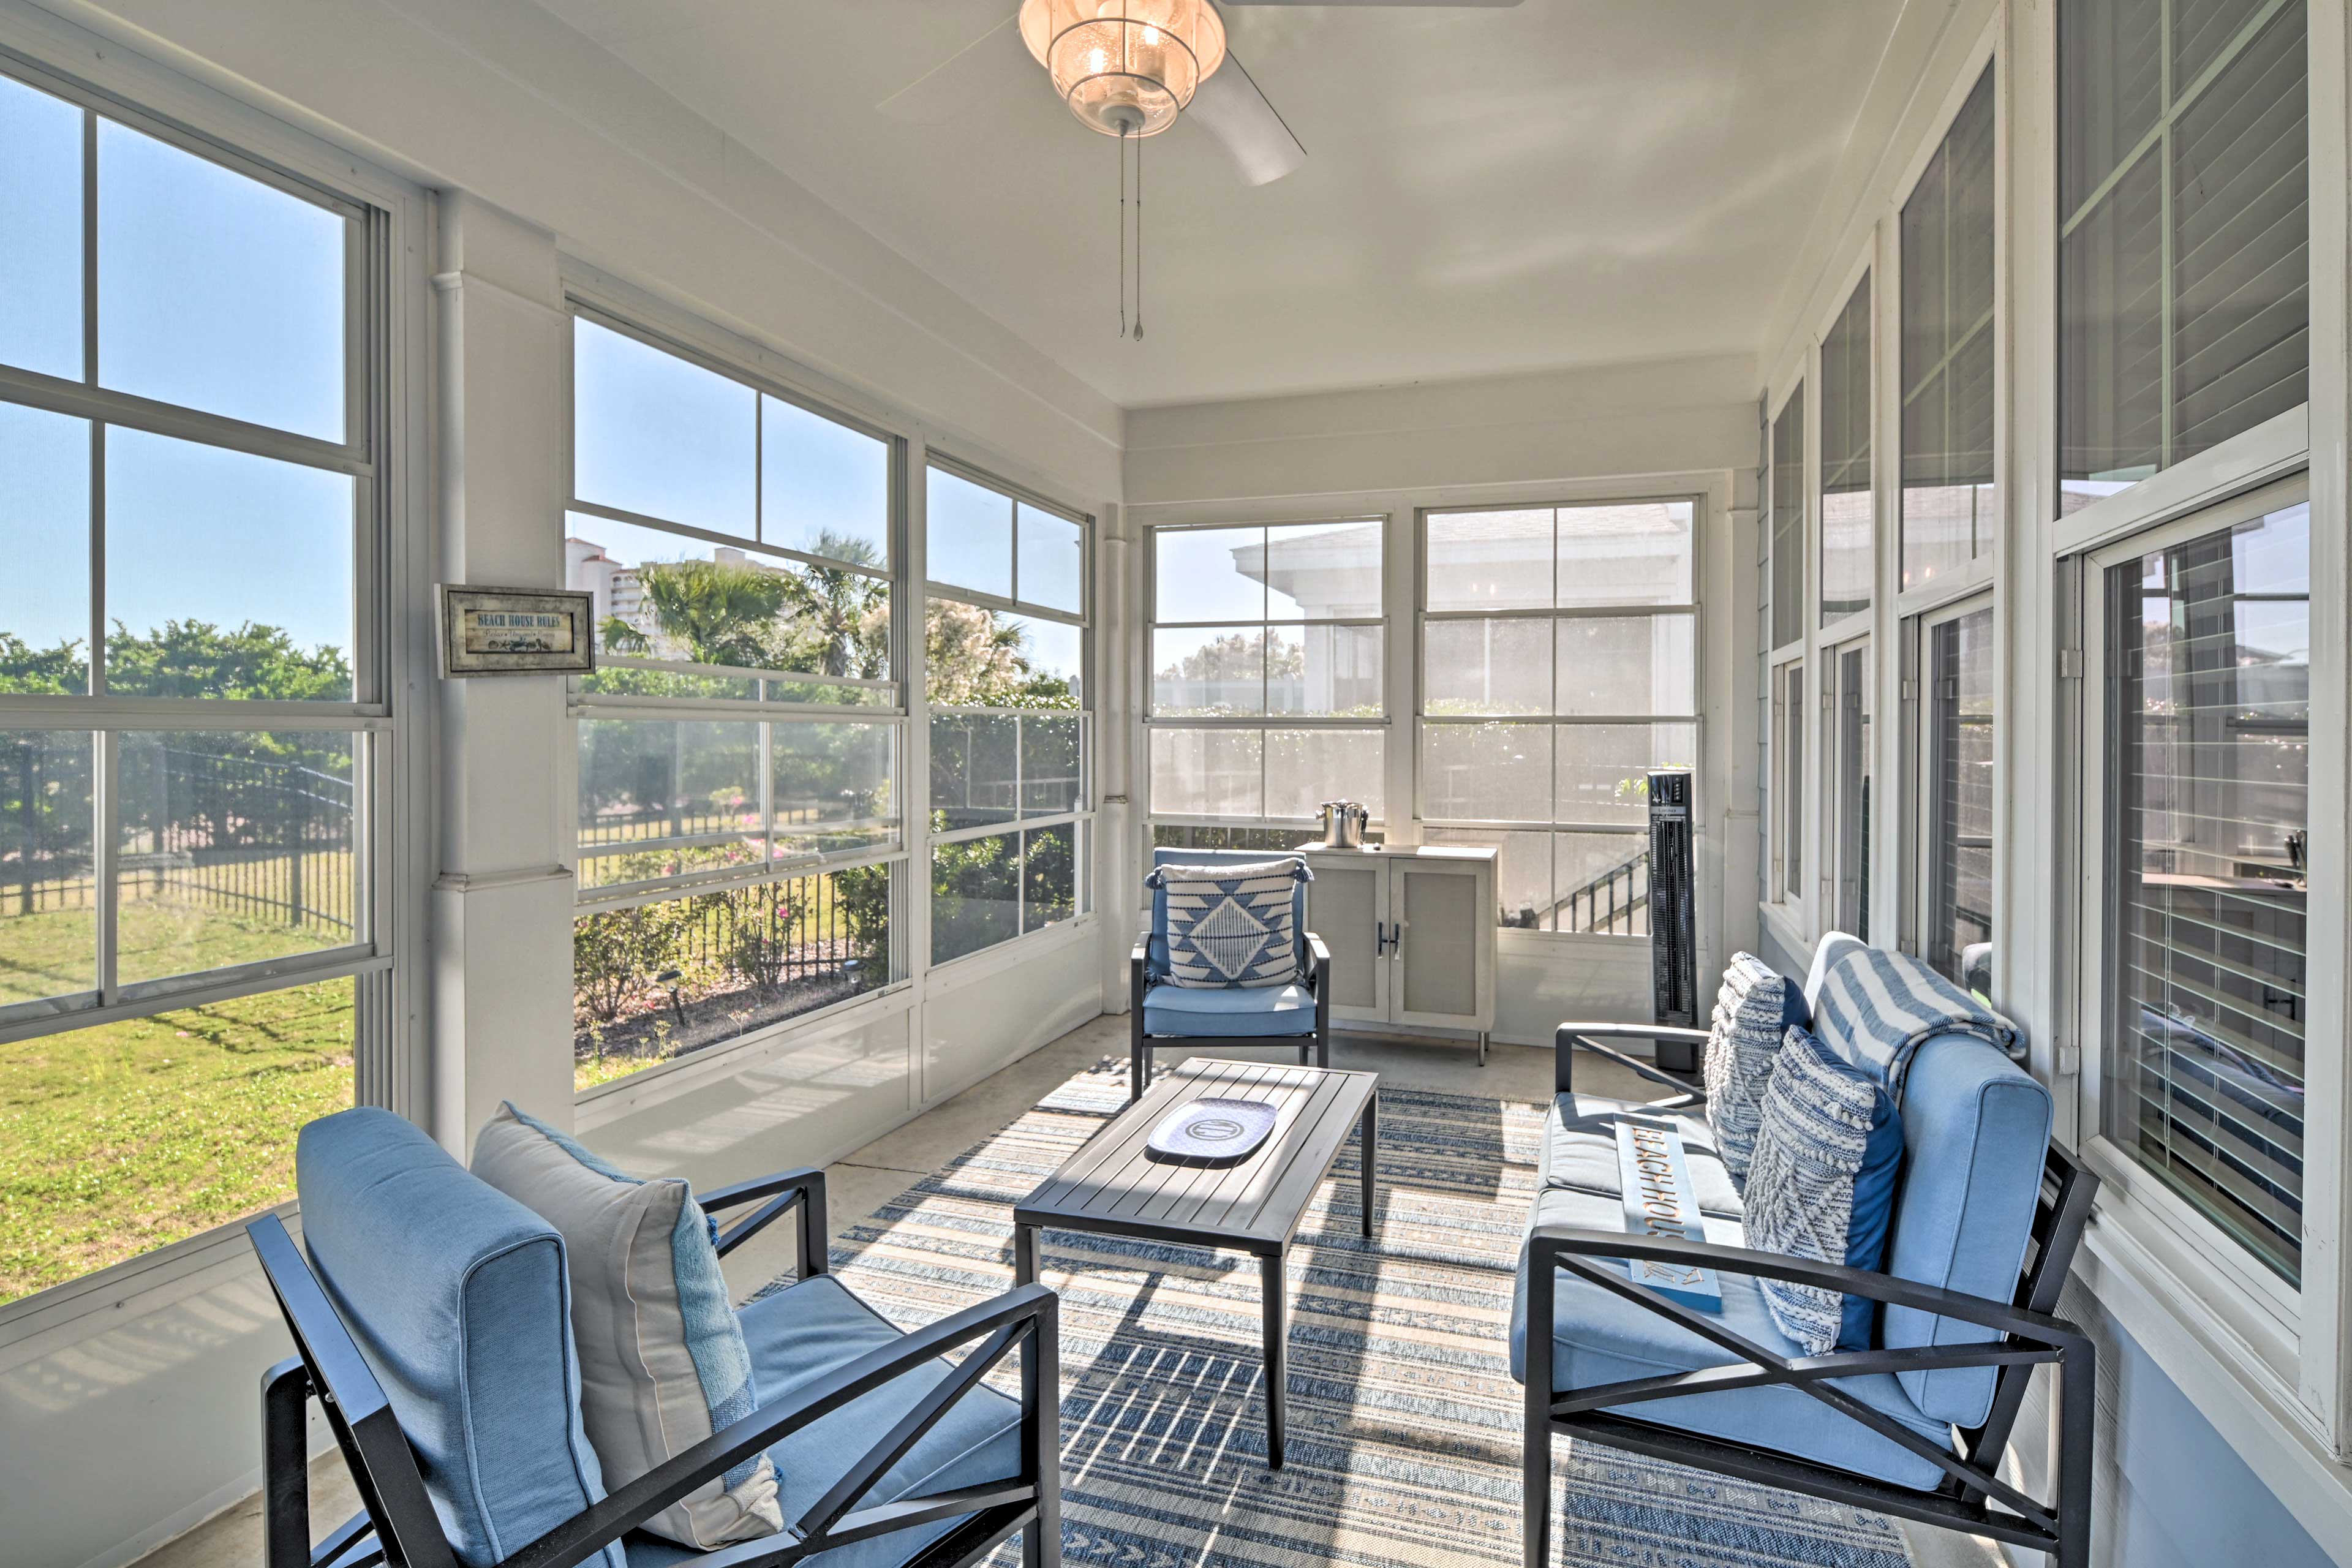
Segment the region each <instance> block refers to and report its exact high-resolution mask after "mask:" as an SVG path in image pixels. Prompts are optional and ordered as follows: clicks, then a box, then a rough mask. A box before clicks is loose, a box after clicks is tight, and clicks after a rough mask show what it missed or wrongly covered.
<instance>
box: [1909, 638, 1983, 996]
mask: <svg viewBox="0 0 2352 1568" xmlns="http://www.w3.org/2000/svg"><path fill="white" fill-rule="evenodd" d="M1921 636H1922V637H1923V638H1924V641H1925V647H1924V650H1923V652H1924V656H1925V659H1926V663H1927V722H1926V725H1925V726H1924V731H1923V735H1922V743H1923V752H1922V755H1921V761H1920V772H1921V776H1922V778H1923V779H1924V780H1925V788H1924V790H1923V791H1922V799H1921V807H1922V811H1923V816H1922V824H1921V838H1922V844H1923V853H1924V855H1925V858H1926V865H1925V867H1924V880H1923V884H1922V896H1923V902H1924V925H1925V929H1926V941H1925V956H1926V958H1927V963H1929V964H1930V965H1932V966H1933V967H1934V968H1935V969H1936V970H1937V973H1941V974H1943V975H1944V976H1945V977H1946V978H1948V979H1950V980H1953V981H1956V982H1958V984H1961V985H1964V986H1966V987H1967V988H1968V989H1969V990H1970V991H1973V992H1975V993H1976V994H1978V995H1979V996H1981V997H1984V998H1985V999H1986V1000H1988V1001H1990V1000H1991V998H1992V995H1993V973H1992V879H1993V721H1994V699H1993V641H1992V637H1993V617H1992V606H1991V605H1989V604H1986V603H1984V602H1983V601H1981V600H1977V601H1973V602H1971V603H1970V604H1969V605H1965V606H1963V607H1961V608H1960V609H1958V610H1957V611H1955V612H1952V613H1950V614H1947V615H1940V616H1932V617H1929V618H1928V619H1927V621H1926V622H1925V623H1924V625H1923V628H1922V632H1921Z"/></svg>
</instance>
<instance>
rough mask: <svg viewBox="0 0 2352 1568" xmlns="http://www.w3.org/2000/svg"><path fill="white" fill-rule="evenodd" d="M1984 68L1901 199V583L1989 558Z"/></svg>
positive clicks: (1989, 117)
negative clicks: (1909, 190)
mask: <svg viewBox="0 0 2352 1568" xmlns="http://www.w3.org/2000/svg"><path fill="white" fill-rule="evenodd" d="M1993 151H1994V121H1993V73H1992V69H1991V68H1990V67H1987V68H1986V69H1985V73H1984V75H1983V76H1982V77H1980V78H1979V79H1978V81H1977V85H1976V86H1975V87H1974V88H1973V89H1970V91H1969V96H1968V99H1967V100H1966V101H1965V102H1963V103H1962V104H1961V106H1960V109H1959V112H1958V113H1957V114H1955V115H1954V116H1953V117H1952V124H1951V128H1950V129H1949V130H1948V131H1947V132H1945V134H1944V140H1943V142H1941V143H1940V144H1938V145H1937V149H1936V151H1935V153H1933V154H1932V155H1931V156H1930V158H1929V159H1928V163H1927V168H1926V169H1925V170H1924V171H1923V172H1922V173H1921V174H1920V176H1919V180H1918V183H1917V184H1916V185H1915V186H1914V187H1913V188H1912V191H1911V195H1910V196H1909V198H1908V199H1906V201H1905V202H1904V204H1903V212H1902V216H1901V220H1900V224H1899V242H1900V244H1901V247H1902V257H1903V271H1902V300H1901V306H1902V332H1901V344H1902V371H1901V383H1902V388H1903V417H1902V439H1903V451H1902V461H1901V464H1900V468H1901V472H1902V486H1903V488H1902V495H1901V521H1902V528H1901V536H1902V574H1903V586H1904V587H1905V588H1906V589H1909V588H1917V587H1922V586H1925V585H1927V584H1931V583H1934V582H1937V581H1938V580H1939V579H1946V578H1948V576H1949V575H1950V574H1953V573H1956V572H1960V571H1963V570H1965V569H1966V568H1968V566H1969V564H1970V563H1972V562H1974V561H1976V560H1978V559H1979V558H1980V557H1983V556H1985V555H1987V554H1988V553H1990V551H1991V548H1992V531H1993V526H1994V520H1995V518H1996V516H1997V514H1998V501H1999V498H1998V494H1997V492H1996V490H1995V488H1994V483H1993V395H1994V387H1993V368H1994V333H1993V319H1992V318H1993V303H1994V281H1995V276H1994V275H1995V266H1996V258H1995V256H1994V250H1993V247H1994V226H1995V221H1996V214H1995V212H1994V159H1993Z"/></svg>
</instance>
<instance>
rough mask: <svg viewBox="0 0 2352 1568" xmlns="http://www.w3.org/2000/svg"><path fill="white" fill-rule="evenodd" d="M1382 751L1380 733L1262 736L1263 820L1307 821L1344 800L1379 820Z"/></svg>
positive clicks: (1384, 805) (1383, 805) (1383, 806)
mask: <svg viewBox="0 0 2352 1568" xmlns="http://www.w3.org/2000/svg"><path fill="white" fill-rule="evenodd" d="M1387 750H1388V735H1387V732H1386V731H1380V730H1330V729H1315V730H1268V731H1265V815H1266V816H1277V817H1311V816H1314V815H1315V814H1316V812H1317V810H1318V808H1319V807H1320V806H1321V805H1322V804H1323V803H1324V802H1325V801H1327V800H1331V799H1334V798H1339V797H1344V798H1346V799H1349V800H1352V801H1355V802H1356V803H1357V804H1359V805H1361V806H1363V808H1364V809H1365V811H1367V812H1368V813H1370V816H1371V819H1372V820H1373V821H1375V822H1378V821H1381V820H1382V819H1383V817H1384V816H1385V814H1386V812H1387V809H1388V797H1387V792H1386V791H1385V790H1384V789H1383V788H1382V785H1381V778H1382V773H1381V768H1382V759H1383V758H1384V756H1385V755H1386V752H1387Z"/></svg>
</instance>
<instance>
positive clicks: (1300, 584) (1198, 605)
mask: <svg viewBox="0 0 2352 1568" xmlns="http://www.w3.org/2000/svg"><path fill="white" fill-rule="evenodd" d="M1386 535H1387V529H1386V525H1385V524H1384V523H1383V522H1382V521H1381V519H1379V518H1359V519H1352V520H1348V521H1338V522H1300V523H1277V524H1274V525H1272V526H1261V525H1258V524H1251V525H1248V526H1245V527H1235V526H1227V525H1216V526H1210V527H1176V526H1160V527H1155V528H1152V529H1150V530H1149V531H1148V533H1147V537H1148V539H1149V542H1150V551H1151V630H1150V639H1151V640H1150V660H1151V664H1150V668H1151V704H1150V721H1149V723H1150V781H1151V821H1152V826H1153V833H1154V836H1155V838H1156V839H1157V841H1158V842H1160V843H1163V844H1166V843H1201V842H1203V840H1202V834H1201V831H1200V830H1202V829H1207V830H1210V832H1211V836H1215V835H1226V836H1230V832H1231V830H1234V829H1239V830H1241V831H1242V832H1243V833H1244V835H1247V836H1250V837H1253V838H1254V839H1255V842H1252V843H1251V844H1249V845H1248V846H1247V847H1276V842H1271V841H1278V844H1279V845H1280V846H1282V847H1286V846H1288V845H1292V844H1296V843H1297V842H1298V839H1299V832H1298V829H1300V828H1303V827H1305V826H1308V825H1310V824H1311V823H1313V822H1314V820H1315V818H1316V813H1317V809H1318V807H1319V806H1321V805H1322V804H1323V803H1324V802H1325V801H1328V800H1332V799H1335V798H1343V797H1344V798H1346V799H1349V800H1354V801H1357V802H1359V803H1360V804H1361V805H1364V806H1365V808H1366V809H1367V810H1369V811H1370V814H1371V818H1372V821H1373V822H1375V823H1379V822H1381V821H1382V820H1383V819H1384V817H1385V816H1387V811H1388V803H1387V800H1386V798H1385V795H1384V792H1383V788H1382V770H1383V767H1384V765H1385V761H1386V756H1387V748H1388V731H1387V728H1386V725H1387V704H1386V700H1385V694H1384V689H1383V688H1384V682H1385V680H1386V679H1387V668H1388V665H1387V647H1388V642H1387V637H1388V634H1387V623H1386V621H1385V620H1384V619H1383V613H1382V605H1381V584H1382V582H1383V580H1384V573H1383V568H1382V560H1381V552H1382V550H1383V548H1384V544H1383V541H1384V540H1385V538H1386Z"/></svg>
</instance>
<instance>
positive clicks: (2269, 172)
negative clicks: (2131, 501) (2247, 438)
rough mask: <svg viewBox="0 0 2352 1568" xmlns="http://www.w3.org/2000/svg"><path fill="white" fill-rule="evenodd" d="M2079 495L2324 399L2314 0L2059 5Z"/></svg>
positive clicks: (2070, 444)
mask: <svg viewBox="0 0 2352 1568" xmlns="http://www.w3.org/2000/svg"><path fill="white" fill-rule="evenodd" d="M2058 39H2059V46H2058V47H2059V81H2058V105H2059V108H2058V124H2059V218H2060V233H2061V239H2060V245H2059V284H2058V289H2059V295H2058V317H2059V320H2058V327H2059V372H2058V441H2059V468H2060V477H2061V483H2062V486H2063V497H2062V505H2063V509H2064V510H2068V511H2072V510H2077V509H2079V508H2081V507H2084V506H2086V505H2088V504H2090V503H2091V502H2092V501H2095V500H2098V499H2100V498H2101V497H2103V496H2107V495H2112V494H2114V493H2116V491H2118V490H2121V489H2126V488H2128V487H2130V486H2131V485H2134V484H2136V483H2137V482H2138V481H2139V480H2141V479H2146V478H2147V477H2148V476H2149V475H2151V474H2153V473H2156V472H2157V471H2158V470H2159V469H2162V468H2169V467H2171V466H2172V465H2173V464H2175V463H2178V462H2179V461H2180V460H2182V459H2183V458H2189V457H2191V456H2194V455H2195V454H2196V453H2199V452H2201V451H2204V450H2206V449H2207V448H2208V447H2214V446H2217V445H2219V444H2220V443H2221V442H2223V441H2226V440H2228V439H2229V438H2230V437H2233V436H2236V435H2238V434H2240V433H2241V432H2242V431H2246V430H2249V429H2252V427H2253V426H2257V425H2259V424H2261V423H2263V421H2264V420H2266V419H2269V418H2271V417H2273V416H2276V415H2279V414H2283V413H2284V412H2286V411H2287V410H2289V409H2292V408H2294V407H2296V406H2297V405H2301V404H2303V403H2304V402H2305V401H2306V400H2307V399H2308V397H2309V396H2310V366H2311V343H2310V328H2311V298H2310V273H2311V267H2310V235H2311V224H2310V210H2309V209H2310V192H2309V184H2310V153H2309V140H2310V124H2309V121H2310V94H2309V91H2308V82H2307V75H2308V72H2307V69H2306V62H2305V54H2306V48H2307V45H2306V37H2305V7H2304V5H2303V0H2064V3H2063V4H2062V5H2060V6H2059V7H2058Z"/></svg>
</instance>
